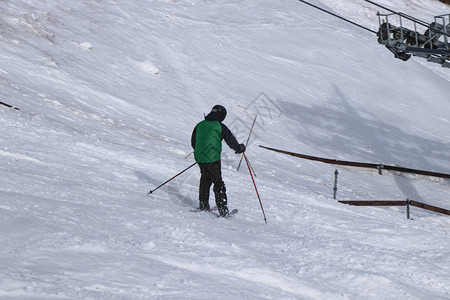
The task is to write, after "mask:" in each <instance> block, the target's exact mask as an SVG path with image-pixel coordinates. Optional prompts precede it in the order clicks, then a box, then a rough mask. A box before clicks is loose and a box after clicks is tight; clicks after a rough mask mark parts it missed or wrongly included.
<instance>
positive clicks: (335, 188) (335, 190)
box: [333, 169, 339, 200]
mask: <svg viewBox="0 0 450 300" xmlns="http://www.w3.org/2000/svg"><path fill="white" fill-rule="evenodd" d="M338 174H339V171H338V170H337V169H336V171H334V188H333V199H334V200H336V193H337V178H338Z"/></svg>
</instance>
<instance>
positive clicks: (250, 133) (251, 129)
mask: <svg viewBox="0 0 450 300" xmlns="http://www.w3.org/2000/svg"><path fill="white" fill-rule="evenodd" d="M257 116H258V115H256V116H255V119H254V120H253V124H252V127H251V128H250V132H249V134H248V138H247V142H246V143H245V148H247V145H248V141H249V140H250V136H251V135H252V132H253V127H254V126H255V122H256V117H257ZM242 158H244V153H242V156H241V160H240V161H239V165H238V167H237V171H239V168H240V167H241V163H242ZM252 171H253V168H252ZM253 173H255V171H253ZM255 177H256V174H255Z"/></svg>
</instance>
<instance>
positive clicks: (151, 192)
mask: <svg viewBox="0 0 450 300" xmlns="http://www.w3.org/2000/svg"><path fill="white" fill-rule="evenodd" d="M196 164H197V163H196V162H195V163H193V164H192V165H190V166H189V167H187V168H186V169H184V170H183V171H181V172H180V173H178V174H177V175H175V176H173V177H172V178H170V179H169V180H167V181H166V182H164V183H162V184H160V185H159V186H157V187H156V188H154V189H153V190H151V191H150V192H148V195H150V194H153V192H154V191H156V190H157V189H159V188H160V187H162V186H163V185H165V184H166V183H168V182H169V181H171V180H172V179H174V178H175V177H177V176H178V175H181V174H183V173H184V172H185V171H187V170H189V169H190V168H192V167H193V166H194V165H196Z"/></svg>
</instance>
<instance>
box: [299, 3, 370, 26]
mask: <svg viewBox="0 0 450 300" xmlns="http://www.w3.org/2000/svg"><path fill="white" fill-rule="evenodd" d="M298 1H300V2H303V3H305V4H308V5H309V6H312V7H314V8H316V9H318V10H321V11H323V12H325V13H327V14H330V15H332V16H334V17H336V18H339V19H341V20H344V21H346V22H348V23H350V24H353V25H355V26H358V27H360V28H362V29H365V30H367V31H370V32H372V33H375V34H377V32H376V31H374V30H372V29H370V28H367V27H365V26H363V25H360V24H358V23H355V22H353V21H350V20H349V19H346V18H344V17H341V16H339V15H337V14H335V13H332V12H330V11H328V10H326V9H323V8H320V7H318V6H316V5H314V4H311V3H309V2H306V1H304V0H298Z"/></svg>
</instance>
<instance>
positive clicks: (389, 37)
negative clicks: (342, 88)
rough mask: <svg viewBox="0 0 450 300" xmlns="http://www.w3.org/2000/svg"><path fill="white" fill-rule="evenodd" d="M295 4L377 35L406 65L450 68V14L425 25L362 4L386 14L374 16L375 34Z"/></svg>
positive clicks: (380, 41) (416, 20) (342, 18)
mask: <svg viewBox="0 0 450 300" xmlns="http://www.w3.org/2000/svg"><path fill="white" fill-rule="evenodd" d="M298 1H300V2H303V3H305V4H307V5H310V6H312V7H314V8H316V9H318V10H321V11H323V12H326V13H328V14H330V15H332V16H334V17H337V18H339V19H341V20H344V21H346V22H348V23H351V24H353V25H355V26H358V27H360V28H362V29H365V30H367V31H369V32H371V33H374V34H376V35H377V36H378V43H380V44H382V45H385V46H386V48H388V49H389V50H390V51H391V52H392V53H394V55H395V57H396V58H398V59H401V60H403V61H407V60H408V59H410V58H411V56H417V57H421V58H425V59H426V60H427V61H429V62H433V63H438V64H440V65H441V66H442V67H446V68H450V43H449V39H450V14H443V15H439V16H436V17H434V22H432V23H427V22H424V21H422V20H420V19H418V18H415V17H412V16H409V15H407V14H404V13H402V12H396V11H394V10H392V9H390V8H388V7H386V6H383V5H380V4H378V3H376V2H374V1H371V0H362V1H365V2H368V3H370V4H372V5H375V6H377V7H380V8H382V9H384V10H386V11H388V13H379V12H378V13H377V16H378V23H379V29H378V31H374V30H372V29H370V28H367V27H365V26H363V25H361V24H358V23H356V22H353V21H350V20H348V19H346V18H344V17H342V16H339V15H337V14H335V13H332V12H330V11H328V10H325V9H323V8H321V7H318V6H316V5H314V4H311V3H309V2H307V1H305V0H298ZM406 26H410V27H409V28H412V29H408V28H406Z"/></svg>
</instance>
